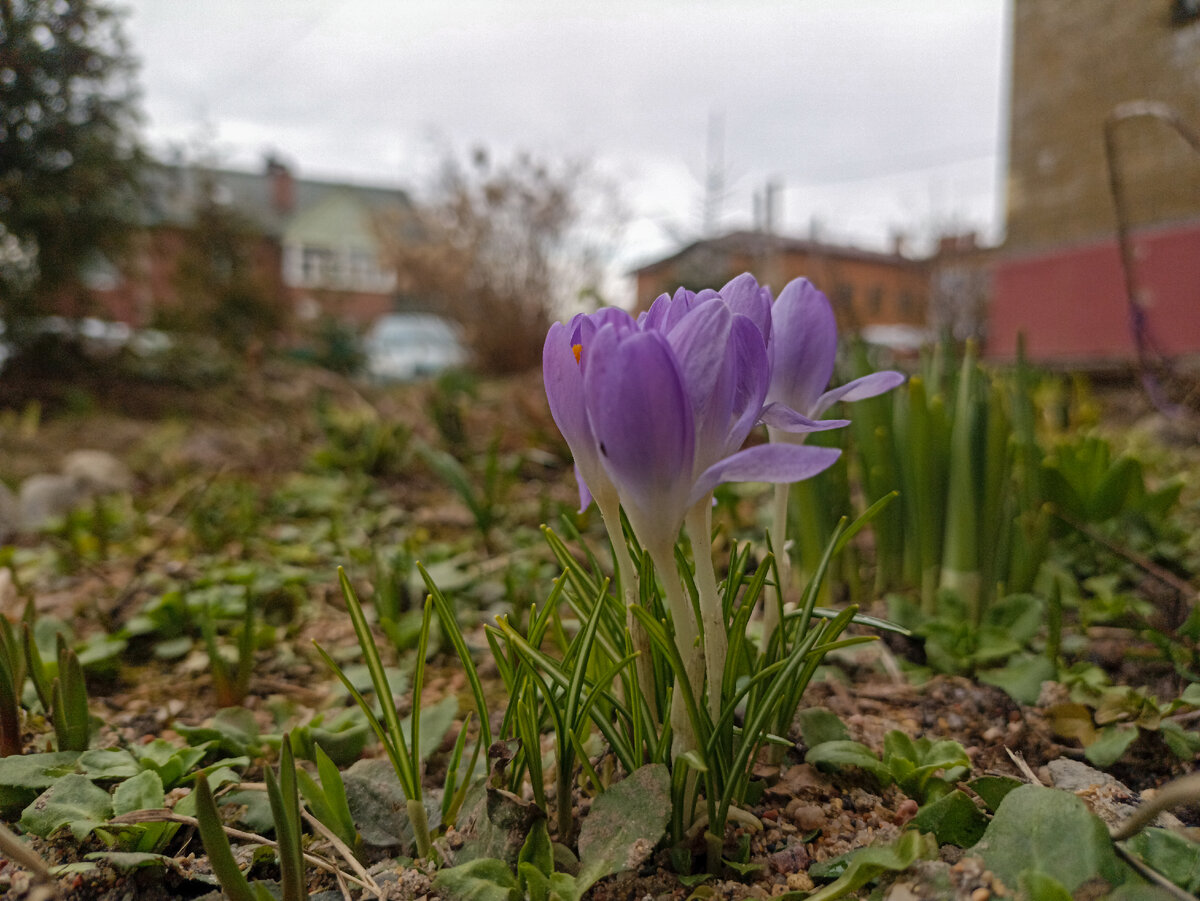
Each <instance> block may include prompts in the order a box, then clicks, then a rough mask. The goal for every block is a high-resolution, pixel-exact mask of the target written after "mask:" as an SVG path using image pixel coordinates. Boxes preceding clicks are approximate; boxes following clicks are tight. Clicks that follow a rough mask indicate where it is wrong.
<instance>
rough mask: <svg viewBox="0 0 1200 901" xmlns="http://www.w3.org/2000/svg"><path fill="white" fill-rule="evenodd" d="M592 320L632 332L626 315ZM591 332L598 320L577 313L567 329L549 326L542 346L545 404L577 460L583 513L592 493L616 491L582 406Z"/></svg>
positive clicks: (602, 313) (603, 313)
mask: <svg viewBox="0 0 1200 901" xmlns="http://www.w3.org/2000/svg"><path fill="white" fill-rule="evenodd" d="M617 314H619V315H617ZM593 315H594V316H595V317H596V318H597V319H599V320H600V321H602V322H609V323H611V324H612V328H614V330H617V331H622V330H624V331H629V330H632V328H633V319H632V317H630V315H629V314H628V313H626V312H625V311H624V310H614V311H613V312H612V313H610V312H608V311H604V310H602V311H599V312H598V313H597V314H593ZM621 317H624V318H623V319H622V318H621ZM595 333H596V321H595V320H594V319H593V318H592V317H588V316H584V315H582V314H581V315H579V316H576V317H574V318H573V319H572V320H571V322H570V324H568V325H563V324H562V323H559V322H556V323H554V324H553V325H551V326H550V330H549V332H547V334H546V342H545V344H544V345H543V346H542V381H543V383H544V385H545V388H546V400H547V402H548V403H549V405H550V415H551V416H552V417H554V422H555V424H556V425H557V426H558V430H559V431H560V432H562V436H563V438H565V439H566V442H567V446H568V447H569V448H570V449H571V456H572V457H574V458H575V478H576V481H577V482H578V483H579V503H580V508H579V509H580V510H581V511H582V510H584V509H586V508H587V505H588V504H589V503H591V499H592V493H593V491H596V492H601V493H602V494H608V493H611V492H613V490H614V489H613V488H612V486H611V483H610V482H609V478H608V475H607V473H606V472H605V471H604V467H603V465H602V464H601V462H600V454H599V449H598V448H597V446H596V439H595V437H594V435H593V434H592V428H591V425H590V423H589V421H588V415H587V409H586V404H585V401H584V388H583V373H584V370H585V369H586V368H587V367H586V360H587V357H588V356H589V355H590V354H589V353H588V352H587V351H585V347H587V348H589V349H590V345H591V343H592V339H593V338H594V336H595ZM577 349H578V350H577ZM577 354H578V355H577Z"/></svg>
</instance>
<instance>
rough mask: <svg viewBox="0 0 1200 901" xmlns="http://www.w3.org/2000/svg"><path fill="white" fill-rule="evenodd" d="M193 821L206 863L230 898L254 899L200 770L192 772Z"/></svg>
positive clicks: (210, 791)
mask: <svg viewBox="0 0 1200 901" xmlns="http://www.w3.org/2000/svg"><path fill="white" fill-rule="evenodd" d="M196 821H197V823H198V829H199V832H200V843H201V844H202V845H204V853H205V854H207V855H208V863H209V866H211V867H212V871H213V873H214V874H215V875H216V877H217V881H218V882H219V883H220V884H221V890H222V891H223V892H225V894H226V895H227V896H228V897H229V899H230V901H258V896H257V895H256V894H255V892H254V890H253V889H251V888H250V883H249V882H248V881H247V880H246V877H245V876H244V875H243V874H242V871H241V870H240V869H239V868H238V865H237V861H236V860H234V858H233V850H232V849H231V848H230V847H229V838H228V837H227V836H226V835H225V830H224V829H223V828H222V827H221V813H220V811H219V810H217V802H216V800H215V799H214V798H213V793H212V789H211V788H209V787H208V779H206V778H205V776H204V773H203V772H199V773H197V774H196Z"/></svg>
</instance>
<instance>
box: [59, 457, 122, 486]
mask: <svg viewBox="0 0 1200 901" xmlns="http://www.w3.org/2000/svg"><path fill="white" fill-rule="evenodd" d="M62 471H63V475H65V476H68V477H69V478H71V479H74V480H75V482H76V484H77V485H78V486H79V488H80V489H81V490H82V492H83V493H84V494H86V495H88V496H91V495H97V494H114V493H117V492H121V491H128V490H129V489H130V488H132V487H133V473H131V472H130V471H129V467H128V466H126V465H125V464H124V463H122V462H121V461H120V460H118V459H117V458H116V457H114V456H113V455H112V454H110V453H108V451H102V450H77V451H72V452H71V453H69V454H67V456H66V459H65V460H63V465H62Z"/></svg>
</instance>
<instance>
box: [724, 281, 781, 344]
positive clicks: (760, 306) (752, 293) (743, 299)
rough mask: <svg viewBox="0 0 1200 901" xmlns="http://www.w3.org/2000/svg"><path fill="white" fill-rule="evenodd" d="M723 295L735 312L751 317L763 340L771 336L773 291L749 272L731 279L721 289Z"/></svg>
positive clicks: (767, 339)
mask: <svg viewBox="0 0 1200 901" xmlns="http://www.w3.org/2000/svg"><path fill="white" fill-rule="evenodd" d="M720 293H721V297H723V298H724V299H725V302H726V303H727V304H729V309H730V310H732V311H733V312H735V313H740V314H741V315H743V316H747V317H749V319H750V321H751V322H753V323H754V324H755V325H756V326H758V330H759V332H761V333H762V336H763V341H764V342H766V341H769V340H770V338H771V292H770V291H769V290H768V289H767V288H765V287H763V286H762V285H760V284H759V283H758V279H756V278H755V277H754V276H753V275H751V274H750V273H749V272H743V273H742V274H741V275H739V276H737V277H736V278H733V279H731V280H730V281H729V282H727V283H726V284H725V287H724V288H722V289H721V292H720Z"/></svg>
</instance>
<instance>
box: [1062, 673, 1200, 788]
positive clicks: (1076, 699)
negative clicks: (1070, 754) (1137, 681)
mask: <svg viewBox="0 0 1200 901" xmlns="http://www.w3.org/2000/svg"><path fill="white" fill-rule="evenodd" d="M1062 678H1063V683H1064V684H1065V685H1066V686H1068V688H1069V691H1070V694H1069V699H1068V700H1066V701H1063V702H1061V703H1057V704H1053V705H1051V706H1050V707H1048V708H1047V709H1046V715H1047V716H1048V717H1049V719H1050V724H1051V727H1052V728H1053V729H1054V731H1055V733H1057V734H1058V735H1060V736H1061V737H1063V738H1073V739H1076V740H1077V741H1078V742H1079V743H1080V744H1081V745H1083V748H1084V756H1086V757H1087V759H1088V760H1089V761H1090V762H1091V763H1092V764H1094V765H1095V766H1098V767H1102V768H1103V767H1109V766H1112V765H1113V764H1114V763H1116V762H1117V761H1118V760H1120V759H1121V757H1122V756H1124V754H1125V752H1126V751H1128V750H1129V748H1130V747H1131V746H1132V745H1133V743H1134V742H1135V741H1137V739H1138V738H1139V736H1141V735H1145V734H1155V735H1157V736H1158V737H1159V738H1161V740H1162V742H1163V744H1165V745H1166V746H1167V747H1168V748H1169V749H1170V750H1171V752H1172V753H1174V754H1175V756H1176V757H1178V758H1179V759H1180V760H1181V761H1185V762H1186V761H1191V760H1193V759H1194V758H1195V756H1196V754H1198V753H1200V732H1197V731H1195V730H1191V729H1187V728H1185V726H1184V724H1183V722H1181V721H1180V720H1178V719H1173V718H1172V717H1173V716H1174V715H1175V714H1178V713H1181V712H1182V713H1190V712H1193V711H1195V710H1196V709H1197V708H1200V685H1197V684H1195V683H1192V684H1190V685H1188V686H1187V687H1186V688H1185V689H1184V690H1183V692H1182V693H1181V694H1180V695H1179V697H1177V698H1174V699H1172V700H1170V701H1168V702H1165V703H1164V702H1161V701H1159V700H1158V699H1157V698H1155V697H1154V696H1153V695H1152V694H1150V693H1149V692H1148V691H1145V690H1142V689H1138V688H1135V687H1133V686H1129V685H1114V684H1113V683H1112V680H1111V679H1110V678H1109V677H1108V675H1107V674H1106V673H1105V672H1104V671H1103V670H1101V669H1100V668H1099V667H1097V666H1094V665H1091V664H1086V663H1083V664H1076V665H1075V666H1073V667H1071V668H1070V669H1069V670H1067V672H1066V673H1064V674H1063V677H1062Z"/></svg>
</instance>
